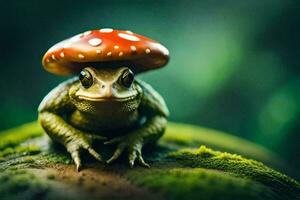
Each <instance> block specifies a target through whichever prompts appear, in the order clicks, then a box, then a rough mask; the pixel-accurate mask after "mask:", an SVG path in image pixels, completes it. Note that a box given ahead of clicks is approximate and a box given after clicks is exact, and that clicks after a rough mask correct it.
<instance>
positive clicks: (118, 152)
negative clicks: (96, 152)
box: [106, 143, 126, 164]
mask: <svg viewBox="0 0 300 200" xmlns="http://www.w3.org/2000/svg"><path fill="white" fill-rule="evenodd" d="M125 147H126V144H125V143H120V144H119V145H118V147H117V149H116V150H115V152H114V154H113V155H112V157H111V158H110V159H108V160H107V161H106V163H107V164H110V163H112V162H113V161H115V160H116V159H118V158H119V157H120V155H121V154H122V153H123V151H124V149H125Z"/></svg>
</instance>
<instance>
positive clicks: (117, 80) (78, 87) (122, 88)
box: [38, 67, 169, 171]
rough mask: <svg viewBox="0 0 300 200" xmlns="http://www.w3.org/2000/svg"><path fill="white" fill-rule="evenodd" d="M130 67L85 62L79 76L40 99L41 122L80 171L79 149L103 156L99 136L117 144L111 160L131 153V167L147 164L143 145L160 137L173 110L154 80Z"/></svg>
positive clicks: (129, 158)
mask: <svg viewBox="0 0 300 200" xmlns="http://www.w3.org/2000/svg"><path fill="white" fill-rule="evenodd" d="M129 72H131V71H130V70H129V68H127V67H120V68H114V69H106V68H105V69H95V68H92V67H86V68H85V69H83V71H82V72H81V77H80V78H78V77H76V78H72V79H70V80H67V81H65V82H63V83H61V84H60V85H58V86H57V87H56V88H54V89H53V90H52V91H51V92H50V93H49V94H48V95H47V96H46V97H45V98H44V100H43V101H42V102H41V104H40V106H39V109H38V111H39V122H40V124H41V125H42V127H43V128H44V130H45V131H46V133H47V134H48V135H49V136H50V137H51V138H52V139H53V140H54V141H56V142H59V143H61V144H63V145H64V146H65V147H66V149H67V151H68V152H69V153H70V154H71V156H72V159H73V160H74V162H75V164H76V167H77V170H78V171H79V170H80V169H81V168H82V162H81V157H80V151H81V150H86V151H88V152H89V153H90V154H91V155H92V156H93V157H94V158H96V159H97V160H99V161H103V159H102V157H101V152H96V151H95V150H94V149H93V147H92V143H93V141H95V140H97V139H103V140H105V141H104V144H112V143H117V148H116V150H115V152H114V154H113V155H112V157H111V158H110V159H109V160H107V161H106V162H107V163H111V162H113V161H114V160H116V159H117V158H119V156H120V155H121V154H122V153H123V152H128V160H129V165H130V167H133V166H134V163H135V161H137V162H138V163H139V164H140V165H142V166H145V167H149V165H148V164H147V163H146V162H145V161H144V159H143V156H142V147H143V146H144V145H145V144H147V143H150V142H155V141H156V140H158V139H159V138H160V137H161V136H162V134H163V133H164V130H165V127H166V123H167V117H168V115H169V111H168V108H167V106H166V104H165V102H164V100H163V99H162V97H161V96H160V95H159V94H158V93H157V92H156V91H155V90H154V89H153V88H152V87H151V86H150V85H148V84H147V83H145V82H142V81H140V80H134V79H133V74H131V75H132V76H129V75H128V74H130V73H129ZM90 81H91V82H90ZM87 83H88V84H87ZM84 85H85V86H84ZM86 85H88V87H87V86H86Z"/></svg>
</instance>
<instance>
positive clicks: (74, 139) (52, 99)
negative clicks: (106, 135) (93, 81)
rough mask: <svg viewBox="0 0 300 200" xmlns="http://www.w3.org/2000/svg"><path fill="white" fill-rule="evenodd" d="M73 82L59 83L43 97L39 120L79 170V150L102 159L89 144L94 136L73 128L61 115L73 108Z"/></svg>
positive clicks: (68, 112)
mask: <svg viewBox="0 0 300 200" xmlns="http://www.w3.org/2000/svg"><path fill="white" fill-rule="evenodd" d="M73 82H74V81H73V80H70V81H66V82H64V83H62V84H60V85H59V86H58V87H56V88H55V89H53V90H52V91H51V92H50V93H49V94H48V95H47V96H46V97H45V98H44V100H43V101H42V103H41V104H40V106H39V122H40V124H41V125H42V127H43V128H44V130H45V131H46V133H47V134H48V135H49V136H50V138H52V139H53V140H54V141H56V142H59V143H61V144H62V145H64V146H65V147H66V149H67V151H68V152H69V153H70V154H71V156H72V159H73V160H74V162H75V164H76V167H77V170H78V171H79V170H80V169H81V166H82V163H81V159H80V151H81V150H87V151H88V152H89V153H90V154H91V155H92V156H93V157H94V158H96V159H97V160H100V161H102V158H101V156H100V155H99V154H98V153H97V152H96V151H95V150H94V149H93V148H92V146H91V143H92V141H93V139H95V138H93V137H94V136H93V135H91V134H88V133H85V132H83V131H80V130H78V129H76V128H74V127H73V126H71V125H70V124H68V123H67V122H66V121H65V119H64V118H63V117H62V116H66V115H69V114H70V113H72V112H73V111H74V110H75V107H74V105H73V104H72V103H71V101H70V99H69V89H70V86H71V85H72V83H73ZM97 139H99V136H98V138H97Z"/></svg>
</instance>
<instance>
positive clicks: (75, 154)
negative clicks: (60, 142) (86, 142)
mask: <svg viewBox="0 0 300 200" xmlns="http://www.w3.org/2000/svg"><path fill="white" fill-rule="evenodd" d="M71 157H72V159H73V161H74V162H75V165H76V169H77V171H78V172H80V170H81V169H82V163H81V159H80V156H79V151H78V150H73V151H72V152H71Z"/></svg>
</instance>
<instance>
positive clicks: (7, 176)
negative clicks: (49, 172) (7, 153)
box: [0, 170, 49, 200]
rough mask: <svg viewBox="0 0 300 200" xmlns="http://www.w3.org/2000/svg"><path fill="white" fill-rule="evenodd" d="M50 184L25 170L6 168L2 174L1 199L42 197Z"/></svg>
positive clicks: (0, 183) (0, 179)
mask: <svg viewBox="0 0 300 200" xmlns="http://www.w3.org/2000/svg"><path fill="white" fill-rule="evenodd" d="M48 188H49V186H48V185H47V184H46V183H45V182H43V181H41V179H40V178H38V177H37V176H36V175H34V174H32V173H30V172H27V171H25V170H6V171H4V172H2V173H1V174H0V199H10V200H14V199H16V200H17V199H41V198H42V197H43V196H44V195H45V194H46V193H47V191H48Z"/></svg>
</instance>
